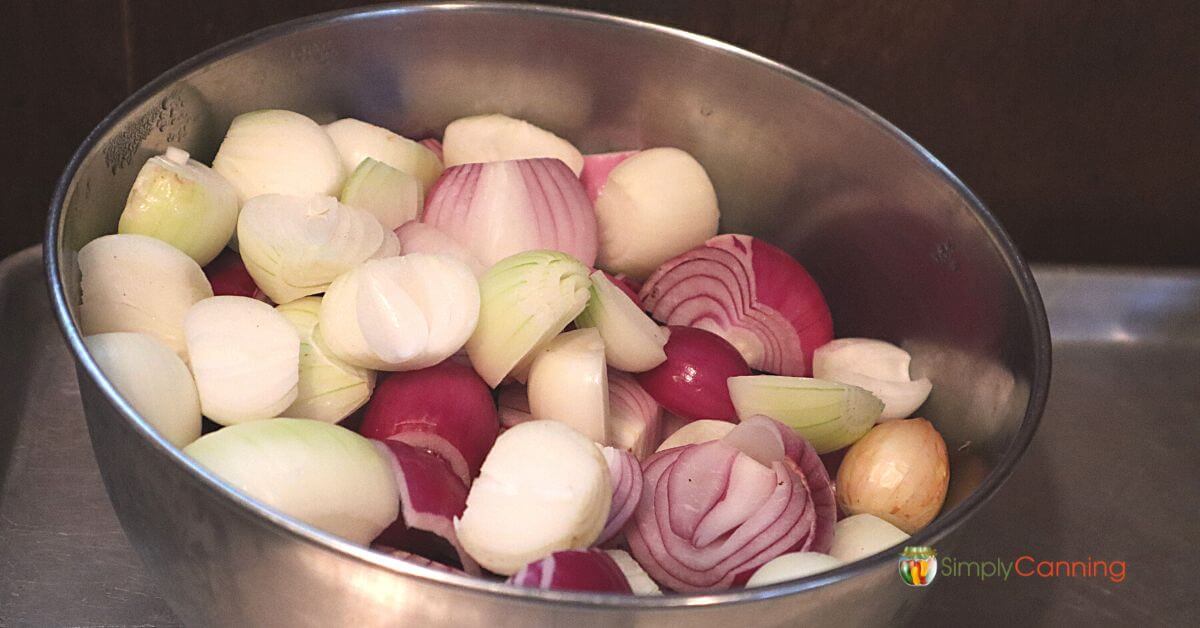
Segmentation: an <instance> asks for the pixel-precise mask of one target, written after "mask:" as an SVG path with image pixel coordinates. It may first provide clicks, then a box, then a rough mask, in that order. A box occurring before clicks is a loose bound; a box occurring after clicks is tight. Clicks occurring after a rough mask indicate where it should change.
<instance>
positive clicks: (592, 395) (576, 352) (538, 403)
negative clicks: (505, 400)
mask: <svg viewBox="0 0 1200 628" xmlns="http://www.w3.org/2000/svg"><path fill="white" fill-rule="evenodd" d="M526 394H527V395H528V397H529V411H530V414H532V415H533V418H534V419H538V420H549V421H561V422H563V423H566V424H567V425H570V426H571V427H573V428H575V429H576V430H577V431H578V432H579V433H580V434H583V435H584V436H587V437H588V438H590V439H592V440H593V441H594V442H597V443H600V444H601V445H603V444H605V443H607V442H608V369H606V368H605V366H604V341H603V340H601V339H600V334H599V333H597V331H596V330H595V329H576V330H574V331H568V332H565V333H562V334H559V335H558V337H556V338H554V339H553V340H551V341H550V342H549V344H547V345H546V347H545V348H544V349H541V350H539V351H538V352H537V353H536V354H535V356H534V358H533V362H532V363H531V364H530V367H529V383H528V387H527V393H526Z"/></svg>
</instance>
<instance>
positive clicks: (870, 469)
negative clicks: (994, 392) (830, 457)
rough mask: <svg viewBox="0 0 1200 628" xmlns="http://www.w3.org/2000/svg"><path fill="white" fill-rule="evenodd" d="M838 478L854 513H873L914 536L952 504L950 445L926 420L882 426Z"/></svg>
mask: <svg viewBox="0 0 1200 628" xmlns="http://www.w3.org/2000/svg"><path fill="white" fill-rule="evenodd" d="M837 478H838V480H837V483H838V495H837V496H838V503H840V504H841V506H842V509H843V510H845V511H846V512H847V513H848V514H851V515H856V514H860V513H867V514H872V515H875V516H877V517H879V518H880V519H883V520H884V521H887V522H888V523H891V524H892V525H895V526H896V527H897V528H900V529H901V530H904V531H905V532H907V533H909V534H912V533H914V532H916V531H917V530H920V529H921V528H923V527H925V526H926V525H927V524H928V523H929V522H930V521H933V518H934V517H936V516H937V514H938V512H939V511H941V509H942V504H943V503H944V502H945V501H946V489H947V487H948V486H949V484H950V462H949V459H948V458H947V457H946V442H945V441H944V440H942V435H941V434H938V431H937V430H936V429H934V427H933V425H932V424H931V423H930V422H929V421H926V420H925V419H909V420H906V421H889V422H887V423H881V424H879V425H877V426H875V428H874V429H872V430H871V431H870V432H867V435H866V436H864V437H862V439H860V440H859V441H858V442H856V443H854V445H852V446H851V447H850V451H848V452H846V458H845V460H843V461H842V466H841V468H840V469H838V475H837Z"/></svg>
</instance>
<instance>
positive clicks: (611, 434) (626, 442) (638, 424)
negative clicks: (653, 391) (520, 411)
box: [500, 368, 663, 460]
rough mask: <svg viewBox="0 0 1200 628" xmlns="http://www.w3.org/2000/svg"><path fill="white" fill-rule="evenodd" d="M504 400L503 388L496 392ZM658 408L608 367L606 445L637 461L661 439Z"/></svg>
mask: <svg viewBox="0 0 1200 628" xmlns="http://www.w3.org/2000/svg"><path fill="white" fill-rule="evenodd" d="M500 403H501V405H504V403H505V390H504V389H503V388H502V389H501V392H500ZM662 431H663V428H662V407H661V406H659V405H658V402H657V401H655V400H654V397H651V396H650V393H648V392H646V391H645V390H644V389H642V387H641V385H639V384H638V383H637V380H636V379H634V377H633V376H632V375H630V374H629V373H623V372H621V371H618V370H615V369H611V368H610V369H608V439H609V444H610V445H612V446H613V447H616V448H617V449H623V450H625V451H628V452H629V453H631V454H633V456H634V457H635V458H637V459H638V460H644V459H645V458H646V456H649V455H650V454H652V453H654V448H655V447H657V446H658V443H659V441H661V440H662Z"/></svg>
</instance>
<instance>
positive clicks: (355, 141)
mask: <svg viewBox="0 0 1200 628" xmlns="http://www.w3.org/2000/svg"><path fill="white" fill-rule="evenodd" d="M325 132H326V133H328V134H329V137H330V138H331V139H332V140H333V143H334V145H335V146H336V147H337V152H338V154H339V155H340V156H341V160H342V167H343V168H345V170H346V172H354V170H355V169H356V168H358V167H359V165H360V164H361V163H362V162H363V160H365V159H374V160H376V161H381V162H383V163H385V164H387V165H389V166H391V167H392V168H395V169H396V170H399V171H400V172H404V173H407V174H410V175H412V176H414V177H416V178H417V180H418V181H420V182H421V185H422V187H423V189H426V190H427V189H429V186H431V185H433V182H434V181H436V180H437V178H438V175H440V174H441V173H442V163H441V160H440V159H438V156H437V155H435V154H434V153H433V151H431V150H429V149H428V148H426V147H424V146H422V145H421V144H419V143H417V142H414V141H412V140H410V139H408V138H406V137H402V136H400V135H397V134H395V133H392V132H391V131H389V130H387V129H385V128H383V127H381V126H375V125H374V124H370V123H367V122H363V121H362V120H355V119H354V118H342V119H341V120H338V121H337V122H331V123H329V124H326V125H325Z"/></svg>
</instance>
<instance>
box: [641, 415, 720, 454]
mask: <svg viewBox="0 0 1200 628" xmlns="http://www.w3.org/2000/svg"><path fill="white" fill-rule="evenodd" d="M735 426H736V424H734V423H730V422H729V421H718V420H716V419H700V420H699V421H692V422H690V423H688V424H686V425H684V426H683V427H681V428H679V429H677V430H675V432H673V433H672V434H671V435H670V436H668V437H667V438H666V440H664V441H663V442H662V444H661V445H659V446H658V450H657V451H666V450H668V449H674V448H676V447H683V446H684V445H697V444H700V443H707V442H708V441H710V440H721V439H722V438H725V436H726V435H727V434H729V433H730V432H732V431H733V428H734V427H735Z"/></svg>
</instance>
